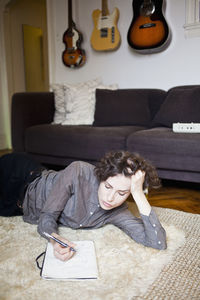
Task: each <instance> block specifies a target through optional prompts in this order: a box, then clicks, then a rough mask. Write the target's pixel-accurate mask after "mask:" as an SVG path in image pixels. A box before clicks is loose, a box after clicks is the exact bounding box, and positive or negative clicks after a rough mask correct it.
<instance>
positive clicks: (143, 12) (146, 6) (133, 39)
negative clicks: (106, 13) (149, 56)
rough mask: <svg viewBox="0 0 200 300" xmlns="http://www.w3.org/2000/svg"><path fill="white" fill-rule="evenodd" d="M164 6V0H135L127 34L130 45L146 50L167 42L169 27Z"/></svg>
mask: <svg viewBox="0 0 200 300" xmlns="http://www.w3.org/2000/svg"><path fill="white" fill-rule="evenodd" d="M162 7H163V0H133V12H134V17H133V20H132V22H131V25H130V27H129V30H128V35H127V39H128V43H129V45H130V47H132V48H133V49H135V50H145V49H155V48H158V47H161V46H162V45H164V44H165V42H166V41H167V39H168V37H169V28H168V25H167V22H166V20H165V18H164V16H163V13H162Z"/></svg>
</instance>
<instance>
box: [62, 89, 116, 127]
mask: <svg viewBox="0 0 200 300" xmlns="http://www.w3.org/2000/svg"><path fill="white" fill-rule="evenodd" d="M97 88H98V89H115V90H116V89H117V88H118V85H117V84H113V85H108V86H106V85H103V84H99V85H96V86H91V87H90V86H79V87H76V86H74V87H73V86H72V87H67V86H66V93H67V98H68V101H67V102H66V106H65V112H66V113H65V118H64V121H62V125H92V124H93V122H94V112H95V103H96V97H95V92H96V89H97Z"/></svg>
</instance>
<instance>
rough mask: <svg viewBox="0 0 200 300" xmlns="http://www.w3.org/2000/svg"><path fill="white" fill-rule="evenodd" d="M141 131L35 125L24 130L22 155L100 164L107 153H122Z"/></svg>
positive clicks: (134, 129) (129, 128) (118, 128)
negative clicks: (133, 137) (127, 142)
mask: <svg viewBox="0 0 200 300" xmlns="http://www.w3.org/2000/svg"><path fill="white" fill-rule="evenodd" d="M141 129H144V127H139V126H135V127H134V126H122V127H119V126H118V127H117V126H116V127H93V126H83V125H82V126H81V125H80V126H70V125H67V126H63V125H60V124H45V125H37V126H32V127H29V128H28V129H27V130H26V134H25V151H26V152H28V153H34V154H40V155H47V156H53V157H66V158H74V159H87V160H99V159H100V158H101V157H102V156H103V155H104V154H105V152H107V151H110V150H119V149H125V146H126V139H127V136H128V135H129V134H130V133H132V132H134V131H137V130H141Z"/></svg>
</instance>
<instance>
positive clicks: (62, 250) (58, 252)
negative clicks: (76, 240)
mask: <svg viewBox="0 0 200 300" xmlns="http://www.w3.org/2000/svg"><path fill="white" fill-rule="evenodd" d="M52 236H54V237H55V238H57V239H59V240H60V241H62V242H64V243H65V244H67V245H68V246H69V247H63V246H62V245H60V244H59V243H57V242H55V241H53V240H52V239H51V240H50V242H51V243H52V245H53V249H54V255H55V257H56V258H58V259H60V260H62V261H67V260H69V259H70V258H72V256H73V255H74V253H75V252H74V251H73V250H72V248H74V247H75V244H73V243H72V242H70V241H68V240H67V239H65V238H63V237H61V236H60V235H58V234H57V233H52ZM71 247H72V248H71Z"/></svg>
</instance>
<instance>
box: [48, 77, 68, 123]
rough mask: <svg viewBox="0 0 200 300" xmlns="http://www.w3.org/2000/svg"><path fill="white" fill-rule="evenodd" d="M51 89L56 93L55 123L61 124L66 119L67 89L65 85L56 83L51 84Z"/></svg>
mask: <svg viewBox="0 0 200 300" xmlns="http://www.w3.org/2000/svg"><path fill="white" fill-rule="evenodd" d="M51 90H52V92H53V93H54V100H55V112H54V119H53V123H54V124H60V123H62V122H63V120H64V119H65V90H64V85H63V84H59V83H55V84H52V85H51Z"/></svg>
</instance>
